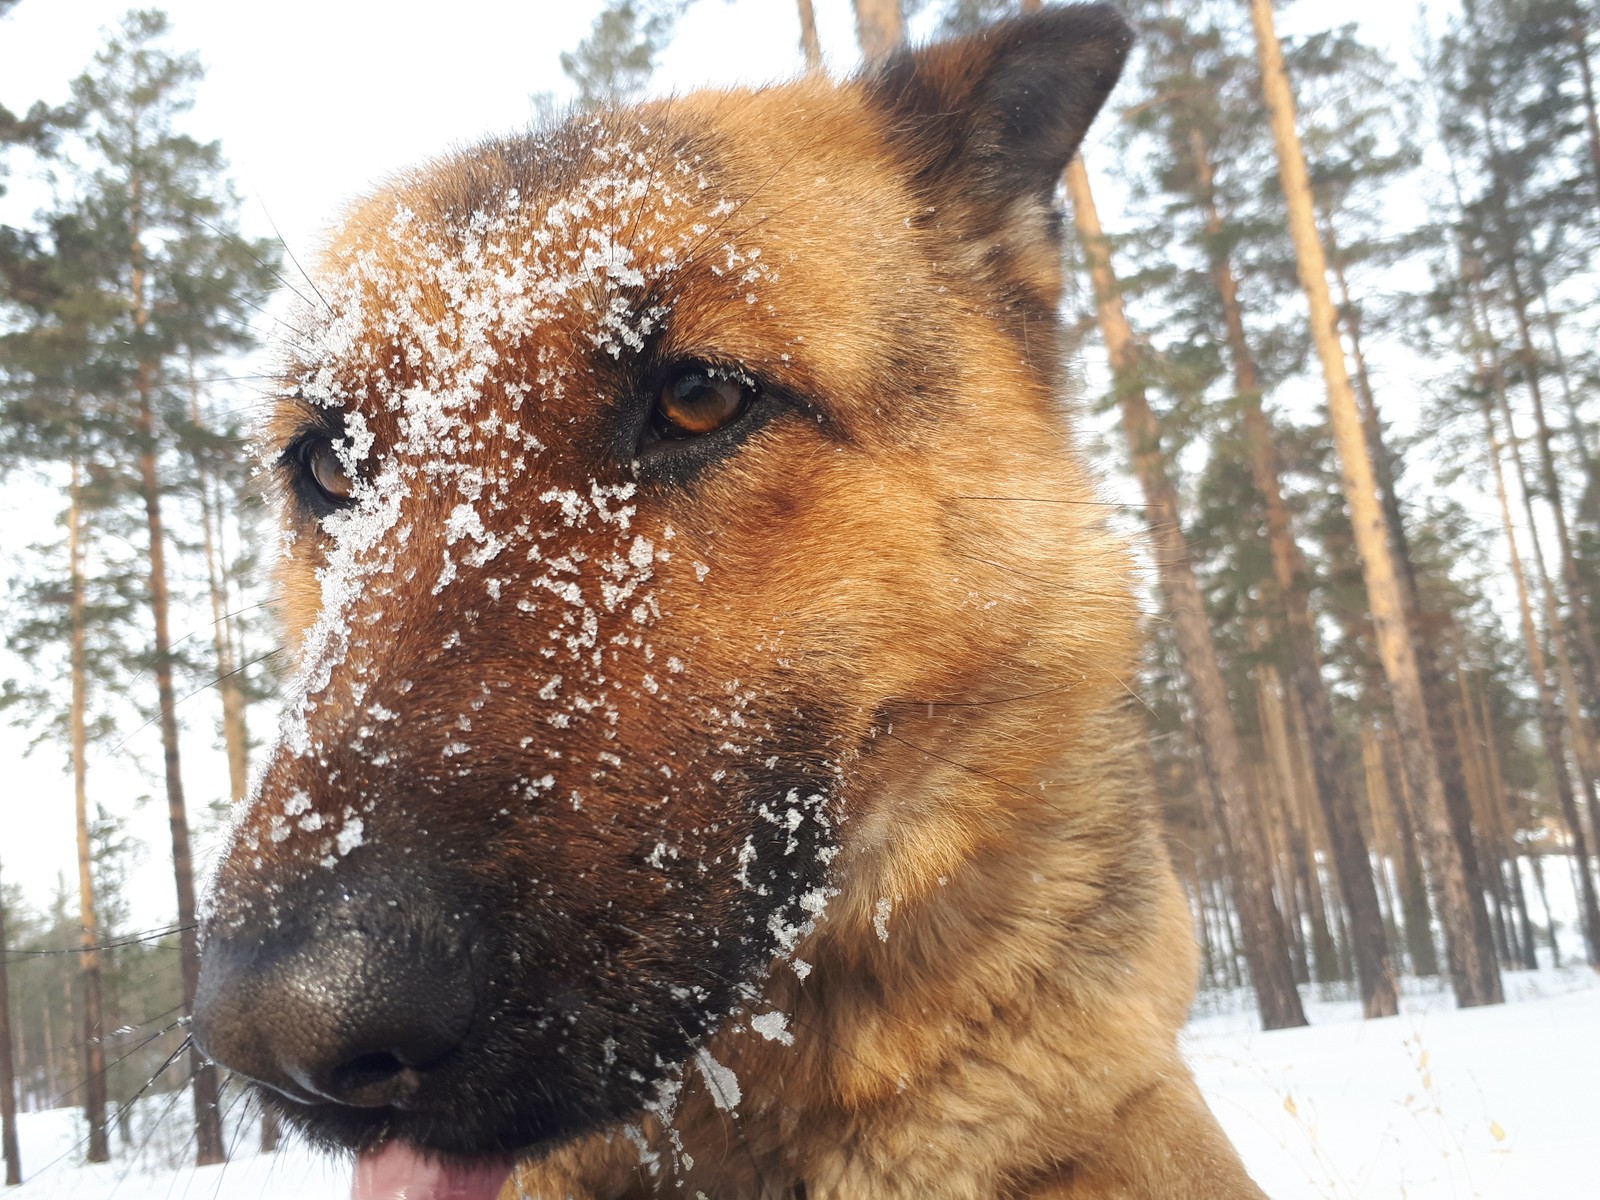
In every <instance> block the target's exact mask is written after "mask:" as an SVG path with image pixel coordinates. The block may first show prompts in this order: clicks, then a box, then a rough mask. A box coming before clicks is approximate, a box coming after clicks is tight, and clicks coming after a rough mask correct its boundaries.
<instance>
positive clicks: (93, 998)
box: [67, 439, 111, 1163]
mask: <svg viewBox="0 0 1600 1200" xmlns="http://www.w3.org/2000/svg"><path fill="white" fill-rule="evenodd" d="M74 441H76V439H74ZM71 458H72V476H71V484H70V486H69V490H68V493H67V495H68V502H67V557H68V559H69V560H70V562H71V580H72V582H71V595H72V600H71V611H70V613H69V616H68V621H69V625H70V642H71V646H70V652H69V658H70V664H71V665H70V668H69V670H70V674H71V676H72V701H71V708H70V710H69V715H68V720H69V723H70V725H71V728H72V795H73V802H74V811H75V812H76V815H77V825H78V951H79V953H78V972H79V974H80V975H81V976H82V979H83V1115H84V1120H85V1122H86V1124H87V1125H88V1127H89V1146H88V1159H89V1161H90V1162H92V1163H103V1162H107V1161H109V1160H110V1158H111V1150H110V1147H109V1146H108V1145H107V1143H106V1055H105V1042H104V1038H105V1018H104V1013H103V1009H104V1005H103V1004H102V1002H101V989H100V919H99V916H98V915H97V914H96V912H95V903H94V845H93V841H92V839H91V838H90V836H89V834H90V829H89V788H88V752H89V730H88V711H87V710H88V693H89V664H88V647H87V644H86V640H87V630H86V629H85V617H84V608H85V606H86V604H87V597H86V596H85V595H84V572H83V556H84V550H83V504H82V465H81V463H80V462H79V459H78V450H77V446H76V444H74V447H73V450H72V455H71Z"/></svg>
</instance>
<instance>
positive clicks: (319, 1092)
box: [195, 892, 474, 1108]
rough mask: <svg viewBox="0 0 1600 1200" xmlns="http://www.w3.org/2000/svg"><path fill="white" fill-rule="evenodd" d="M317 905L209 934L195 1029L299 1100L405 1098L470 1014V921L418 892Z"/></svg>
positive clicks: (398, 1103) (397, 1102)
mask: <svg viewBox="0 0 1600 1200" xmlns="http://www.w3.org/2000/svg"><path fill="white" fill-rule="evenodd" d="M312 903H314V904H316V905H318V907H316V908H313V909H311V912H312V914H313V916H312V919H310V920H304V919H300V920H290V921H285V922H282V923H278V924H270V925H269V924H256V923H251V924H237V925H234V926H232V927H228V928H222V929H213V930H212V931H211V933H210V936H209V937H208V940H207V945H206V951H205V957H204V961H203V965H202V969H201V977H200V987H199V991H198V994H197V996H196V999H195V1036H196V1037H197V1039H198V1040H199V1042H200V1045H201V1046H202V1047H203V1049H204V1050H205V1051H206V1053H207V1054H208V1055H210V1056H211V1057H212V1058H213V1059H215V1060H216V1061H217V1062H220V1063H221V1064H223V1065H224V1066H226V1067H228V1068H229V1069H231V1070H233V1071H236V1072H239V1073H240V1074H243V1075H247V1076H249V1077H250V1078H252V1079H255V1080H256V1081H258V1082H260V1083H263V1084H265V1085H267V1086H268V1087H271V1088H273V1089H275V1090H277V1091H279V1092H281V1093H283V1094H284V1095H285V1096H288V1097H289V1098H290V1099H293V1100H298V1101H301V1102H305V1103H328V1102H333V1103H337V1104H343V1105H349V1106H352V1107H358V1108H378V1107H397V1108H409V1107H412V1106H413V1105H414V1104H415V1103H417V1102H418V1100H419V1097H420V1096H421V1094H422V1093H423V1092H424V1091H425V1089H426V1087H427V1079H428V1075H429V1073H430V1072H431V1071H433V1070H434V1069H435V1068H436V1067H438V1066H439V1065H440V1064H442V1063H443V1062H444V1061H445V1060H446V1059H447V1058H448V1057H449V1056H450V1055H451V1053H452V1052H453V1051H454V1050H456V1048H457V1047H458V1046H460V1045H461V1043H462V1041H463V1039H464V1037H465V1036H466V1033H467V1030H468V1028H469V1026H470V1025H471V1022H472V1017H473V1010H474V984H473V979H472V974H471V968H470V958H469V954H468V940H467V937H466V934H465V931H463V930H461V929H459V928H456V927H453V926H452V925H451V924H450V923H449V922H448V921H446V920H445V919H443V917H442V915H441V914H440V913H439V912H438V911H437V910H436V908H435V906H434V904H433V902H432V901H431V900H430V899H428V898H426V897H423V898H420V899H419V898H418V896H417V895H416V894H415V893H413V894H411V895H408V896H406V897H405V898H403V899H402V898H398V897H385V896H378V895H368V896H356V897H352V896H351V895H350V894H349V893H348V892H341V894H340V895H339V897H338V899H337V900H335V901H334V902H333V903H331V904H328V903H326V902H325V901H323V900H322V899H321V898H317V899H316V900H314V901H312Z"/></svg>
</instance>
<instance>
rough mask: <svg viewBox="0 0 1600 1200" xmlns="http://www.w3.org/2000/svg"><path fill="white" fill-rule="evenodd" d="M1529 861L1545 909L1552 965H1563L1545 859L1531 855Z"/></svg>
mask: <svg viewBox="0 0 1600 1200" xmlns="http://www.w3.org/2000/svg"><path fill="white" fill-rule="evenodd" d="M1528 861H1529V862H1530V863H1531V864H1532V866H1533V886H1534V887H1535V888H1536V889H1537V890H1538V892H1539V904H1540V906H1541V907H1542V908H1543V909H1544V927H1545V931H1546V932H1548V933H1549V935H1550V965H1551V966H1552V967H1559V966H1560V965H1561V943H1560V942H1559V941H1557V940H1556V915H1555V913H1553V912H1552V911H1551V910H1550V892H1549V890H1548V889H1547V888H1546V887H1545V885H1544V858H1543V856H1541V855H1538V854H1534V855H1531V856H1530V857H1529V859H1528Z"/></svg>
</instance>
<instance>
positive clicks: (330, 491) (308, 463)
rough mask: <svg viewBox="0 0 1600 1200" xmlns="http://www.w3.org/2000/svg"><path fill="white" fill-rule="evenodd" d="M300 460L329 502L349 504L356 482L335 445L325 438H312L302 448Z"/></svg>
mask: <svg viewBox="0 0 1600 1200" xmlns="http://www.w3.org/2000/svg"><path fill="white" fill-rule="evenodd" d="M300 461H301V463H303V464H304V465H305V469H306V474H308V475H309V476H311V482H313V483H314V484H316V485H317V490H318V491H319V492H321V493H322V496H323V499H325V500H327V501H328V503H329V504H348V503H349V502H350V499H351V497H352V496H353V495H354V494H355V483H354V481H353V480H351V478H350V473H349V472H348V471H346V470H345V469H344V464H343V463H342V462H340V461H339V455H338V454H337V453H336V452H335V451H334V449H333V446H332V445H331V444H329V443H328V442H327V441H326V440H325V439H323V438H320V437H318V438H312V439H311V440H310V441H308V442H306V443H305V445H304V446H303V447H301V450H300Z"/></svg>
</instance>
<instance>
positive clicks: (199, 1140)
mask: <svg viewBox="0 0 1600 1200" xmlns="http://www.w3.org/2000/svg"><path fill="white" fill-rule="evenodd" d="M131 190H132V193H133V228H132V239H131V249H132V263H133V316H134V326H135V331H136V332H135V341H136V345H137V351H138V369H137V375H136V379H135V389H136V395H137V407H136V409H135V412H134V429H135V434H136V436H137V437H138V439H139V453H138V467H139V486H140V490H141V491H142V492H143V495H144V511H145V526H146V531H147V533H148V537H149V553H150V573H149V587H150V616H151V620H152V623H153V624H154V626H155V655H154V660H155V661H154V668H155V676H156V694H157V703H158V705H159V713H160V723H161V751H162V761H163V766H164V768H165V775H166V787H167V822H168V825H169V827H170V828H171V831H172V873H173V880H174V883H175V885H176V888H177V893H178V939H179V949H180V958H181V960H182V969H183V1003H184V1008H185V1009H186V1010H187V1011H189V1012H193V1010H194V994H195V988H196V986H197V985H198V984H199V981H200V945H199V932H198V929H197V927H196V921H195V895H194V863H193V858H192V855H191V853H190V849H189V814H188V810H187V808H186V807H185V805H184V799H183V775H182V771H181V765H180V762H179V757H178V713H177V698H176V696H175V694H174V691H173V687H172V638H171V634H170V632H169V630H168V622H167V608H168V600H167V564H166V549H165V542H166V534H165V530H164V528H163V526H162V520H161V480H160V475H159V473H158V471H157V466H156V450H157V444H158V443H157V436H156V416H155V388H156V374H157V371H156V363H155V362H153V361H152V360H151V356H150V352H149V350H148V349H147V347H146V346H145V345H144V341H145V338H146V336H147V331H148V327H149V323H150V308H149V305H148V304H147V302H146V299H145V267H144V247H143V244H142V242H141V238H142V236H143V228H142V218H141V209H140V200H139V197H140V181H139V178H138V177H137V176H135V177H134V179H133V181H132V189H131ZM189 1065H190V1069H191V1073H192V1077H193V1088H194V1110H195V1156H196V1161H197V1162H198V1164H199V1165H200V1166H209V1165H211V1164H212V1163H219V1162H223V1161H224V1160H225V1159H226V1158H227V1151H226V1148H225V1147H224V1145H223V1140H222V1116H221V1110H220V1108H219V1107H218V1086H217V1068H216V1066H215V1065H214V1064H212V1063H209V1062H207V1061H206V1060H205V1058H204V1056H203V1055H202V1054H201V1053H200V1051H199V1048H198V1047H196V1046H195V1045H194V1043H193V1040H192V1039H191V1041H190V1046H189Z"/></svg>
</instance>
